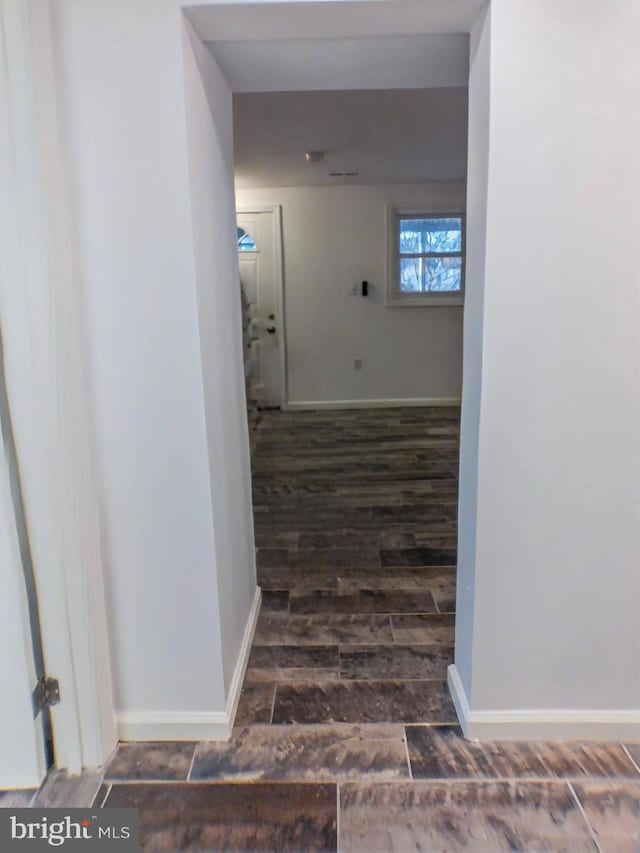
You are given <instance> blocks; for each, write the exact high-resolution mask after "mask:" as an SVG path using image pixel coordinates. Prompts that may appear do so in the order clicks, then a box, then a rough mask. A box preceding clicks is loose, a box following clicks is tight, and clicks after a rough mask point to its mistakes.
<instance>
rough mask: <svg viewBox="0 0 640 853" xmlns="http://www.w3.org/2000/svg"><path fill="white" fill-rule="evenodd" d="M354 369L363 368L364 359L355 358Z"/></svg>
mask: <svg viewBox="0 0 640 853" xmlns="http://www.w3.org/2000/svg"><path fill="white" fill-rule="evenodd" d="M353 369H354V370H362V359H361V358H354V360H353Z"/></svg>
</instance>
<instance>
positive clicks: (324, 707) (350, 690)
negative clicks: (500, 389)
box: [97, 408, 640, 853]
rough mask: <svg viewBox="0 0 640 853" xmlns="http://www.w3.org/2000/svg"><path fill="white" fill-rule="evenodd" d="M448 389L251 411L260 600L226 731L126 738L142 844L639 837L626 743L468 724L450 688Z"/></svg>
mask: <svg viewBox="0 0 640 853" xmlns="http://www.w3.org/2000/svg"><path fill="white" fill-rule="evenodd" d="M458 415H459V413H458V411H457V410H456V409H446V408H438V409H385V410H380V409H378V410H363V411H357V412H322V413H320V412H309V413H295V414H293V413H280V412H272V413H265V414H264V415H263V418H262V421H261V423H260V427H259V434H258V436H257V442H256V448H255V453H254V459H253V485H254V511H255V526H256V540H257V546H258V555H257V558H258V581H259V583H260V585H261V587H262V589H263V609H262V613H261V615H260V619H259V624H258V627H257V630H256V635H255V640H254V644H253V648H252V651H251V656H250V660H249V665H248V668H247V673H246V678H245V683H244V687H243V695H242V698H241V701H240V706H239V709H238V717H237V720H236V729H235V730H234V733H233V737H232V738H231V740H230V741H229V742H227V743H199V744H195V743H180V744H172V743H159V744H122V745H121V746H120V748H119V750H118V753H117V754H116V756H115V758H114V759H113V761H112V762H111V764H110V765H109V767H108V768H107V771H106V777H105V784H104V786H103V787H102V789H101V791H100V793H99V797H98V800H97V804H100V803H102V802H105V804H106V806H108V807H115V806H135V807H138V808H140V820H141V834H142V843H143V849H145V850H215V851H222V850H225V851H226V850H228V851H245V850H260V851H276V850H278V851H280V850H287V851H291V853H297V851H303V850H336V849H340V850H341V851H362V853H365V851H398V853H405V851H410V850H422V851H444V852H445V853H450V852H451V851H458V850H466V851H472V853H476V851H497V850H521V851H533V850H544V851H551V850H553V851H561V850H562V851H581V850H591V851H594V850H602V851H615V853H623V851H632V850H633V851H637V850H638V842H639V841H640V770H639V769H638V762H640V747H638V746H623V745H621V744H582V743H573V744H558V743H519V744H482V745H479V744H472V743H469V742H467V741H465V740H464V738H463V737H462V735H461V732H460V730H459V728H458V726H457V724H456V717H455V713H454V710H453V706H452V704H451V700H450V698H449V694H448V691H447V688H446V682H445V676H446V668H447V665H448V664H449V663H450V662H451V661H452V656H453V641H454V620H455V614H454V609H455V568H454V564H455V555H456V506H457V479H456V478H457V467H458Z"/></svg>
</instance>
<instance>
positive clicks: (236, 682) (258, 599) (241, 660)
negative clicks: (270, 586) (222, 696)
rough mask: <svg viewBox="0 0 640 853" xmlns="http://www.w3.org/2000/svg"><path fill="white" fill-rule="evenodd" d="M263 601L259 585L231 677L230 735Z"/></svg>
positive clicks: (228, 715)
mask: <svg viewBox="0 0 640 853" xmlns="http://www.w3.org/2000/svg"><path fill="white" fill-rule="evenodd" d="M261 603H262V590H261V589H260V587H259V586H257V587H256V591H255V595H254V596H253V602H252V604H251V610H250V611H249V616H248V617H247V624H246V625H245V628H244V634H243V635H242V643H241V644H240V651H239V653H238V661H237V663H236V668H235V670H234V672H233V678H232V679H231V687H230V688H229V696H228V697H227V707H226V716H227V720H228V721H229V735H231V729H232V728H233V724H234V722H235V719H236V711H237V710H238V702H239V701H240V694H241V693H242V683H243V681H244V674H245V672H246V670H247V664H248V663H249V654H250V652H251V644H252V643H253V635H254V634H255V632H256V625H257V624H258V616H259V615H260V605H261Z"/></svg>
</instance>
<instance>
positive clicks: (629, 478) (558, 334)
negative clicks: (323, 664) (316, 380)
mask: <svg viewBox="0 0 640 853" xmlns="http://www.w3.org/2000/svg"><path fill="white" fill-rule="evenodd" d="M605 11H606V14H604V12H605ZM490 27H491V32H490V37H491V51H490V53H491V59H490V63H487V62H486V56H485V57H484V58H482V57H481V58H480V63H481V64H480V66H479V67H478V68H477V73H478V75H479V76H478V78H477V79H476V84H475V85H476V86H477V88H475V89H472V92H471V95H472V101H475V103H473V105H472V116H473V114H474V110H475V109H476V108H479V107H480V104H483V103H486V102H487V99H490V135H489V138H490V146H489V159H488V175H489V182H488V195H487V201H486V205H487V206H486V220H484V218H483V216H478V217H477V219H476V220H475V221H474V222H473V225H472V227H473V229H474V230H476V229H477V233H475V234H474V235H473V240H470V244H472V243H477V249H476V250H475V252H474V254H473V256H472V255H470V259H471V258H472V257H473V259H474V260H473V270H472V271H471V274H470V277H469V280H468V289H469V292H471V291H472V290H473V289H474V288H478V289H482V287H483V279H484V305H483V304H482V299H481V298H480V297H478V299H477V300H473V301H472V300H469V301H468V302H467V316H466V322H467V328H468V329H475V330H476V331H475V332H474V335H475V334H477V329H478V328H479V327H480V326H482V332H483V345H482V389H481V405H480V415H479V438H478V444H477V458H476V460H475V464H476V465H477V539H476V542H475V553H473V543H472V542H471V541H470V542H469V548H465V546H464V540H462V541H461V558H462V563H461V567H462V577H461V581H462V583H461V587H460V594H459V598H458V603H459V615H458V619H459V623H460V624H461V626H462V625H468V624H469V623H470V622H471V621H473V648H471V646H470V644H469V642H468V640H467V639H465V642H464V643H462V644H461V643H459V645H458V647H457V649H456V666H457V668H458V670H459V672H460V673H461V674H462V675H463V686H464V689H465V691H466V692H467V695H466V699H467V700H468V702H469V704H470V708H471V712H470V713H471V716H470V721H471V725H470V731H471V732H472V733H473V732H475V733H476V734H478V735H481V734H483V733H484V734H485V735H486V733H487V732H488V731H490V728H491V725H492V721H493V723H496V725H497V726H498V729H499V732H498V733H499V734H500V735H505V734H506V733H508V732H509V730H510V726H511V734H513V726H514V725H515V726H516V727H517V723H514V718H513V716H509V714H510V713H511V712H514V711H517V712H519V714H520V719H521V724H520V728H519V732H520V734H521V735H523V736H527V735H532V734H535V733H536V732H538V733H540V732H543V731H544V732H545V733H546V734H547V735H549V734H556V735H557V734H564V735H567V734H573V735H575V736H580V735H582V734H588V733H591V734H593V733H597V734H599V736H602V737H607V736H609V737H615V736H616V735H621V734H624V733H626V734H627V736H628V735H629V733H630V732H631V733H632V734H634V735H635V736H636V737H638V736H640V668H639V667H638V660H639V659H640V620H638V602H639V601H640V571H639V570H638V566H639V564H640V500H639V498H640V494H639V487H640V394H639V391H638V389H639V388H640V382H639V379H640V376H639V371H638V367H639V364H640V311H639V310H638V309H639V307H640V306H639V299H640V288H639V284H640V281H639V257H640V249H639V243H638V235H639V234H640V161H639V159H638V151H639V150H640V122H639V116H640V110H639V96H638V87H637V81H638V72H639V71H640V66H639V63H640V51H639V50H638V46H639V45H638V34H639V33H640V4H639V3H638V2H637V0H620V2H618V3H615V4H606V9H605V5H604V4H603V3H601V2H596V0H588V2H585V0H565V2H563V3H557V2H555V0H541V2H538V3H535V4H531V3H529V2H527V0H494V2H493V3H492V9H491V17H490ZM487 38H488V33H485V34H484V35H483V36H482V42H484V40H485V39H487ZM484 43H485V44H486V42H484ZM481 50H482V46H481ZM474 73H475V72H473V73H472V81H473V80H474V79H475V78H474ZM472 127H473V123H472ZM483 137H484V132H483V131H482V129H480V128H478V132H477V133H476V135H475V139H476V140H477V141H479V142H480V146H481V147H480V149H479V151H483V150H484V145H483V143H482V139H483ZM472 142H473V140H472ZM484 172H485V164H484V158H480V159H478V160H474V159H473V158H471V159H470V174H469V187H470V201H471V195H472V194H473V193H474V192H477V191H479V190H480V188H481V187H482V186H483V184H484V182H485V174H484ZM470 206H471V204H470ZM485 222H486V231H485V230H484V229H485ZM483 232H484V233H483ZM483 242H484V252H485V254H484V256H483V250H482V248H481V244H482V243H483ZM476 357H477V348H475V347H473V348H470V349H468V350H467V352H466V353H465V368H464V372H465V387H467V384H468V385H469V387H474V386H477V376H476V367H475V364H474V360H475V359H476ZM474 408H476V407H475V404H474ZM466 415H469V417H466ZM476 424H477V413H476V415H475V416H474V417H472V416H471V413H470V412H469V411H466V413H465V422H464V424H463V449H464V452H465V453H466V452H470V450H473V449H474V441H475V439H474V435H473V433H474V431H475V430H476V429H477V426H476ZM463 458H464V457H463ZM472 468H473V466H472V465H471V464H470V460H469V461H468V464H467V466H466V467H463V469H462V474H463V477H462V482H461V490H462V494H463V495H465V493H466V491H467V490H472V489H473V488H474V477H475V474H474V472H473V470H472ZM465 499H466V498H465ZM464 526H465V525H464V524H463V530H462V534H461V535H462V537H467V536H468V535H472V534H471V532H470V531H468V530H466V529H464ZM472 574H473V575H474V583H475V597H473V596H469V595H467V591H466V584H467V582H468V580H469V578H470V576H471V575H472ZM466 630H467V629H466V628H465V629H464V630H462V629H459V631H458V639H459V640H460V639H461V638H462V637H463V636H464V635H465V634H466ZM549 709H551V710H552V711H554V713H555V716H554V714H550V713H548V711H549ZM480 712H485V716H484V717H483V716H482V713H480ZM478 713H480V716H479V717H478V716H475V717H474V714H478ZM516 718H518V714H516ZM623 723H627V724H628V727H627V728H624V727H623Z"/></svg>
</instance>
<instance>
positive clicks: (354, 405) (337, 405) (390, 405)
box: [282, 397, 460, 411]
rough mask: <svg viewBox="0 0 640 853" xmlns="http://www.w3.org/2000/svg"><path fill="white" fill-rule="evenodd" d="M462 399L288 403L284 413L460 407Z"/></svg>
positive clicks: (304, 401) (305, 401)
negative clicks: (306, 410)
mask: <svg viewBox="0 0 640 853" xmlns="http://www.w3.org/2000/svg"><path fill="white" fill-rule="evenodd" d="M459 405H460V397H407V398H406V399H405V398H400V397H398V398H391V399H385V400H303V401H300V402H297V403H287V404H286V405H285V406H283V407H282V408H283V409H284V411H294V410H296V409H398V408H404V407H407V406H459Z"/></svg>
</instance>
